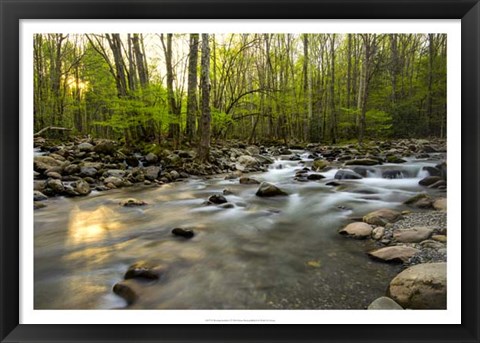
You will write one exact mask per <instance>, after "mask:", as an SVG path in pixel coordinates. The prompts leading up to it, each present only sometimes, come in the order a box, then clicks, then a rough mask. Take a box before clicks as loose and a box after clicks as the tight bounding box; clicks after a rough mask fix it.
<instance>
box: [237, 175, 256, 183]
mask: <svg viewBox="0 0 480 343" xmlns="http://www.w3.org/2000/svg"><path fill="white" fill-rule="evenodd" d="M238 181H239V182H240V183H241V184H242V185H259V184H260V181H258V180H255V179H252V178H251V177H247V176H242V177H241V178H240V179H239V180H238Z"/></svg>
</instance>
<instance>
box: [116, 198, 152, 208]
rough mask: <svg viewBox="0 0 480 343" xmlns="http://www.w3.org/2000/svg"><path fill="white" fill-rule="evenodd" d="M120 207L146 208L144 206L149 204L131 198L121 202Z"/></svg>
mask: <svg viewBox="0 0 480 343" xmlns="http://www.w3.org/2000/svg"><path fill="white" fill-rule="evenodd" d="M120 205H121V206H125V207H134V206H144V205H147V203H146V202H145V201H143V200H138V199H135V198H129V199H125V200H122V201H121V202H120Z"/></svg>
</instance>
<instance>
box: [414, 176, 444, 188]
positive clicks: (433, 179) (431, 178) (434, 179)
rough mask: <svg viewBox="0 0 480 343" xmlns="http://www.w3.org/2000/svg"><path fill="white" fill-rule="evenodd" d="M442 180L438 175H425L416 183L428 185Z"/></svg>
mask: <svg viewBox="0 0 480 343" xmlns="http://www.w3.org/2000/svg"><path fill="white" fill-rule="evenodd" d="M440 180H442V178H441V177H440V176H427V177H425V178H423V179H421V180H420V181H418V184H419V185H421V186H430V185H433V184H434V183H435V182H437V181H440Z"/></svg>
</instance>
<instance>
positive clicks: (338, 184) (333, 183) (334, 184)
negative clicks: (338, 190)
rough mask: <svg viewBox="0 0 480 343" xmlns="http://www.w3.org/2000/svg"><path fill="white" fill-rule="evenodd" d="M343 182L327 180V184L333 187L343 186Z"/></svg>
mask: <svg viewBox="0 0 480 343" xmlns="http://www.w3.org/2000/svg"><path fill="white" fill-rule="evenodd" d="M341 185H342V184H341V183H339V182H336V181H330V182H327V183H326V184H325V186H332V187H337V186H341Z"/></svg>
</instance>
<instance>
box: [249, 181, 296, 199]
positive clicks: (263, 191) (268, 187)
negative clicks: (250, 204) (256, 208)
mask: <svg viewBox="0 0 480 343" xmlns="http://www.w3.org/2000/svg"><path fill="white" fill-rule="evenodd" d="M255 195H256V196H259V197H273V196H278V195H288V193H286V192H285V191H283V190H281V189H280V188H278V187H277V186H275V185H272V184H271V183H268V182H262V183H261V184H260V187H259V188H258V190H257V192H256V193H255Z"/></svg>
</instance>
